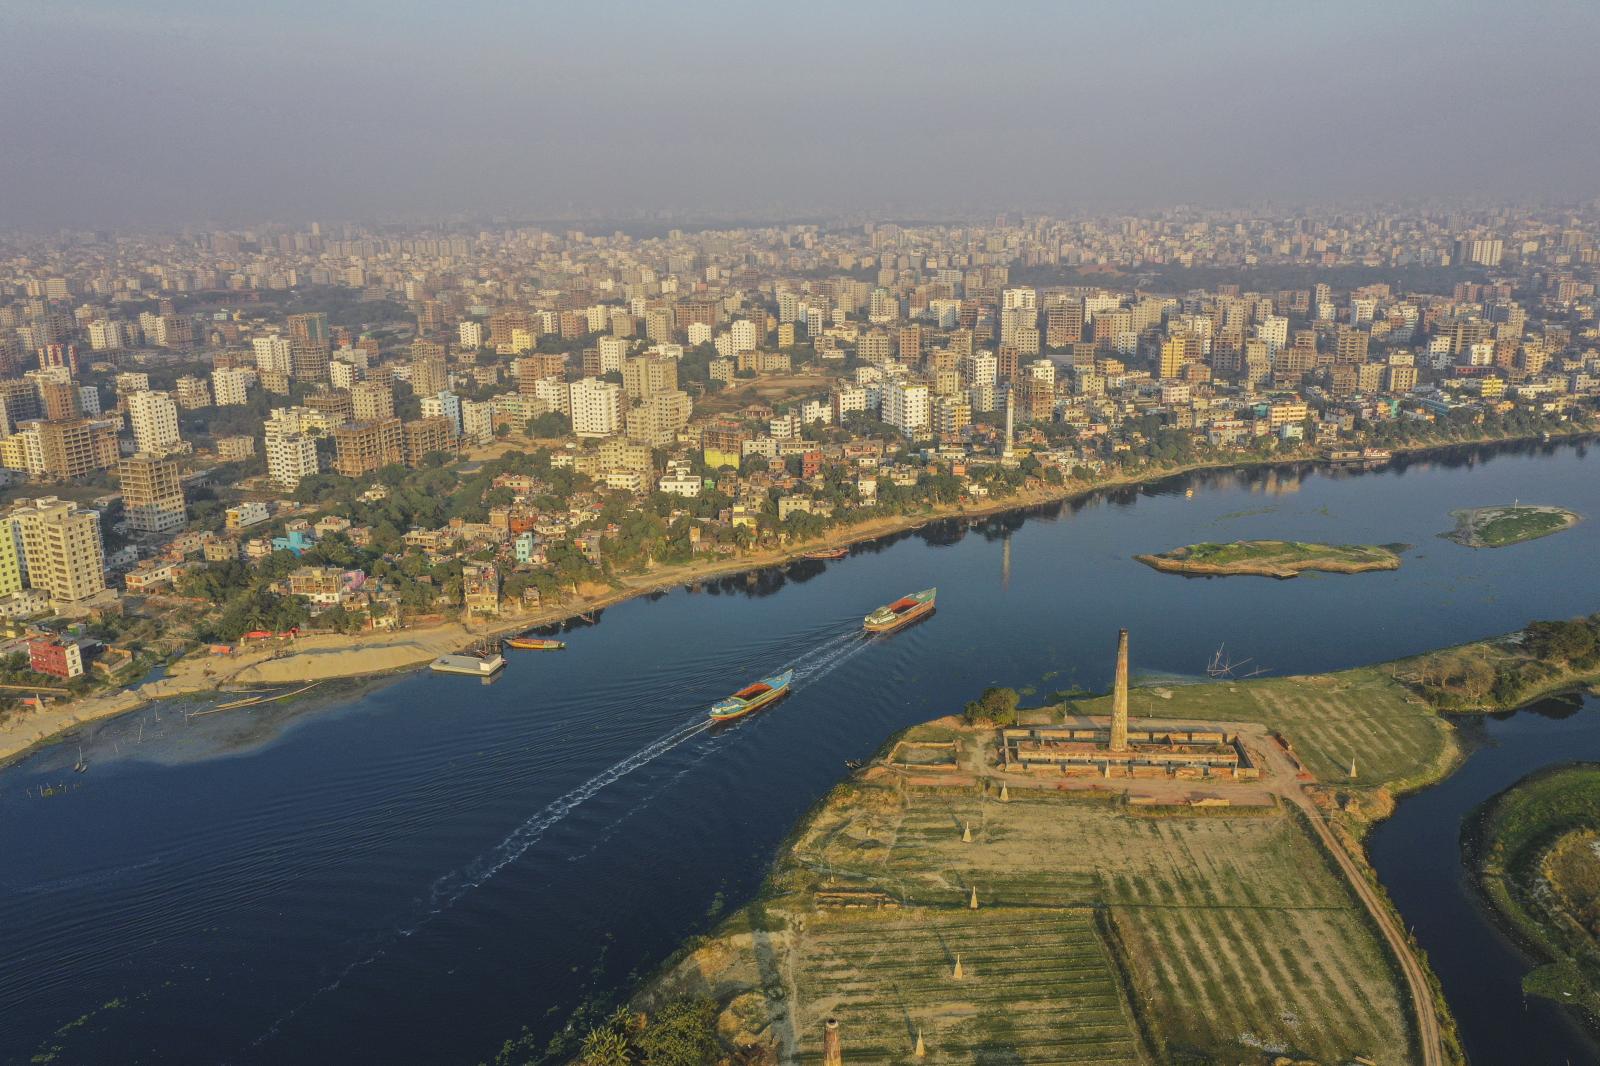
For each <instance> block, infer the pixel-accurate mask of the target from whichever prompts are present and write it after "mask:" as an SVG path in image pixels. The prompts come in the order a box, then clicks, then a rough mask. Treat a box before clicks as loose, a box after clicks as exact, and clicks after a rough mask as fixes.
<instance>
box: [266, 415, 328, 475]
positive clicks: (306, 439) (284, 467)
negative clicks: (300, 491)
mask: <svg viewBox="0 0 1600 1066" xmlns="http://www.w3.org/2000/svg"><path fill="white" fill-rule="evenodd" d="M266 458H267V477H269V478H270V479H271V480H272V482H273V484H275V485H277V486H279V487H280V488H284V489H287V490H289V491H290V492H293V491H294V490H295V489H296V488H297V487H298V486H299V484H300V479H301V478H306V477H310V476H312V475H313V474H317V473H320V472H321V470H322V468H321V466H320V464H319V463H318V461H317V441H316V438H315V437H312V436H311V435H310V434H307V433H301V432H299V431H298V430H296V429H294V428H292V427H291V426H290V425H289V424H288V423H286V422H268V423H267V428H266Z"/></svg>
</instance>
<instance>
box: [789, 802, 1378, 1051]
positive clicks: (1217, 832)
mask: <svg viewBox="0 0 1600 1066" xmlns="http://www.w3.org/2000/svg"><path fill="white" fill-rule="evenodd" d="M964 827H969V828H970V830H971V834H972V840H971V842H963V841H962V839H961V837H962V830H963V828H964ZM774 887H775V888H777V889H778V890H780V891H781V893H782V895H781V896H780V897H778V898H779V899H780V900H783V901H793V904H794V906H795V907H796V911H793V912H790V913H791V914H792V913H803V912H804V910H805V906H804V904H805V896H806V892H807V890H817V889H821V890H823V891H828V890H840V889H846V890H856V891H874V892H880V893H883V897H884V898H888V899H893V900H895V901H897V902H898V903H899V904H900V906H899V907H896V908H891V909H886V910H882V911H874V910H855V911H845V912H838V911H819V912H813V913H812V914H811V915H810V916H806V917H803V918H802V919H801V921H802V922H803V925H804V931H803V933H801V934H800V935H799V937H798V940H799V944H800V945H801V947H800V949H799V950H798V951H797V952H796V954H795V963H794V972H795V974H796V989H797V992H798V997H799V1001H800V1003H801V1004H803V1005H805V1006H804V1009H803V1010H802V1011H801V1012H800V1014H799V1015H798V1016H797V1021H798V1023H799V1035H800V1037H801V1047H802V1049H810V1050H811V1051H812V1052H814V1051H815V1040H816V1039H817V1038H816V1032H818V1031H820V1030H819V1026H820V1021H821V1019H822V1018H823V1017H825V1016H826V1015H827V1014H830V1013H831V1014H833V1015H834V1016H836V1017H838V1018H840V1020H841V1025H842V1026H846V1027H847V1029H848V1031H849V1032H851V1033H861V1034H864V1036H865V1044H866V1047H865V1048H864V1049H863V1054H864V1058H862V1059H861V1061H867V1062H895V1061H902V1060H903V1058H904V1056H905V1051H906V1048H908V1047H909V1046H910V1045H909V1041H910V1040H913V1039H914V1037H915V1028H916V1027H917V1026H921V1027H922V1028H923V1030H924V1034H925V1038H926V1039H927V1041H928V1052H929V1057H930V1058H931V1059H934V1060H935V1061H951V1062H973V1061H978V1062H984V1061H995V1062H1015V1063H1033V1062H1120V1061H1130V1060H1131V1055H1132V1053H1133V1052H1132V1050H1131V1049H1132V1048H1133V1047H1134V1046H1135V1044H1136V1043H1140V1042H1142V1043H1143V1045H1144V1046H1145V1047H1146V1048H1147V1049H1149V1050H1150V1051H1151V1054H1152V1057H1153V1058H1155V1059H1156V1060H1157V1061H1176V1060H1186V1059H1187V1058H1192V1057H1193V1056H1196V1055H1198V1056H1201V1057H1203V1058H1210V1059H1214V1060H1215V1061H1222V1062H1237V1061H1255V1058H1256V1057H1257V1056H1258V1055H1259V1054H1260V1052H1261V1049H1262V1048H1273V1049H1279V1050H1282V1051H1285V1052H1288V1053H1292V1054H1295V1055H1298V1056H1303V1057H1311V1058H1315V1059H1317V1060H1319V1061H1326V1062H1332V1061H1348V1060H1349V1059H1350V1058H1351V1057H1352V1056H1355V1055H1361V1054H1369V1055H1378V1056H1379V1057H1380V1060H1382V1059H1383V1057H1384V1053H1385V1052H1390V1053H1392V1051H1393V1049H1395V1048H1401V1047H1405V1046H1406V1042H1407V1041H1408V1039H1409V1035H1408V1021H1407V1017H1406V1014H1405V1011H1404V1008H1403V1006H1402V1004H1403V999H1402V997H1401V992H1400V989H1399V986H1398V984H1397V983H1396V981H1395V979H1394V977H1393V976H1392V974H1391V972H1390V970H1389V969H1388V966H1387V963H1386V961H1385V958H1386V957H1385V955H1384V953H1383V949H1382V948H1381V946H1380V945H1379V943H1378V941H1377V940H1376V939H1375V938H1374V936H1373V935H1372V933H1371V931H1370V930H1369V928H1368V926H1367V925H1366V922H1365V918H1364V915H1363V914H1362V912H1361V910H1360V908H1359V907H1358V906H1357V905H1356V903H1355V902H1354V900H1353V899H1352V897H1351V896H1350V894H1349V892H1348V890H1347V889H1346V887H1345V886H1344V885H1343V884H1342V883H1341V881H1340V880H1339V878H1338V877H1337V876H1336V875H1335V874H1334V873H1333V871H1332V870H1331V869H1330V868H1329V866H1328V865H1327V862H1326V860H1325V859H1324V857H1323V855H1322V853H1321V852H1320V850H1319V849H1318V846H1317V845H1316V844H1315V843H1314V841H1313V840H1312V839H1311V837H1310V836H1308V835H1307V833H1306V832H1305V830H1304V829H1303V828H1302V827H1301V825H1300V824H1299V821H1298V817H1297V816H1295V815H1291V814H1288V813H1286V812H1284V811H1282V810H1280V809H1278V808H1275V807H1268V808H1259V809H1256V810H1254V811H1251V810H1246V809H1239V810H1236V811H1231V812H1226V813H1218V812H1212V814H1211V816H1194V815H1187V814H1173V815H1166V816H1140V815H1137V814H1134V813H1132V812H1130V811H1129V810H1128V809H1127V808H1125V807H1123V806H1122V805H1121V804H1118V803H1115V802H1112V801H1109V800H1104V799H1101V800H1094V799H1089V798H1083V797H1071V798H1069V797H1066V796H1063V795H1058V794H1052V793H1046V792H1039V793H1035V792H1028V791H1023V790H1015V791H1014V792H1013V795H1012V799H1011V800H1010V802H1007V803H997V802H995V801H994V799H993V798H984V797H980V796H979V795H977V794H976V793H974V792H972V791H969V790H965V789H943V790H935V789H918V790H910V791H907V792H905V793H903V794H901V795H894V794H892V793H890V792H889V791H888V790H887V789H877V788H870V787H863V786H861V785H859V784H852V785H849V786H845V787H844V788H842V789H841V790H840V791H839V792H838V793H837V794H836V795H835V796H834V797H832V798H831V799H830V801H829V802H828V803H827V804H825V805H824V806H823V807H822V808H820V809H819V810H818V811H817V812H816V813H815V814H814V815H813V816H812V818H810V819H809V820H808V821H807V823H806V824H805V826H804V827H803V828H802V829H801V831H800V833H799V834H798V836H797V837H796V839H795V841H794V842H793V844H792V846H791V848H789V849H788V851H787V853H786V855H785V857H784V858H783V859H782V860H781V862H780V867H779V870H778V872H777V874H776V875H775V878H774ZM973 889H976V890H977V893H978V898H979V900H980V908H979V909H978V910H977V911H972V910H969V909H967V907H966V904H967V901H968V900H969V898H970V895H969V894H970V893H971V891H972V890H973ZM772 907H773V904H772V903H769V904H768V905H767V913H769V914H770V913H772ZM1095 910H1098V911H1100V912H1101V913H1103V914H1104V915H1105V919H1104V922H1103V923H1102V925H1101V926H1100V928H1098V929H1097V928H1096V927H1095V925H1094V923H1092V922H1091V921H1090V920H1089V918H1088V917H1087V915H1089V914H1091V913H1093V912H1094V911H1095ZM991 923H992V924H991ZM991 934H998V935H991ZM814 941H815V942H820V943H816V944H814V943H813V942H814ZM957 950H959V951H960V952H961V954H962V960H963V967H964V968H966V969H967V970H968V972H969V973H970V974H971V975H972V977H971V978H969V979H968V980H972V979H974V978H976V977H977V976H978V975H980V974H987V975H991V976H998V975H1000V974H1004V975H1005V979H1004V982H1003V984H1002V986H1001V987H1000V988H998V989H995V988H991V987H990V986H989V983H988V982H983V989H982V991H981V992H974V991H972V990H971V989H969V988H967V987H966V986H965V985H959V986H958V985H957V984H956V983H955V982H953V980H951V979H948V978H947V976H946V973H947V971H948V969H949V967H950V966H951V965H952V964H953V959H954V954H955V952H956V951H957ZM974 960H976V961H974ZM1107 960H1109V964H1108V961H1107ZM1108 965H1109V967H1110V972H1114V973H1120V974H1122V975H1125V976H1124V998H1125V999H1128V1002H1127V1004H1125V1008H1126V1010H1127V1011H1128V1012H1129V1013H1130V1014H1132V1015H1133V1016H1134V1019H1135V1022H1136V1023H1137V1024H1134V1023H1132V1022H1130V1023H1129V1025H1130V1026H1131V1028H1126V1029H1119V1028H1118V1027H1117V1025H1116V1024H1115V1023H1116V1011H1115V1010H1114V1009H1113V1008H1114V1006H1115V1005H1116V1004H1117V1003H1118V1002H1119V1001H1118V1000H1117V999H1116V998H1115V997H1114V996H1113V992H1114V986H1113V985H1112V984H1111V983H1110V977H1109V976H1108V969H1107V967H1108ZM996 967H998V969H996ZM869 976H870V977H871V979H870V980H868V979H866V978H867V977H869ZM1007 989H1010V995H1011V997H1012V1000H1008V999H1007V995H1008V993H1007ZM1129 990H1131V998H1129ZM1051 1003H1053V1004H1057V1005H1058V1006H1057V1008H1056V1012H1057V1013H1056V1014H1051V1013H1050V1012H1049V1011H1048V1010H1046V1006H1045V1005H1047V1004H1051ZM1061 1005H1064V1008H1063V1007H1062V1006H1061ZM1002 1008H1003V1010H1002ZM1041 1011H1045V1013H1044V1014H1042V1015H1041V1013H1040V1012H1041ZM1006 1019H1009V1021H1007V1020H1006ZM934 1033H937V1034H939V1036H938V1040H937V1041H935V1039H934V1036H933V1034H934ZM858 1039H859V1038H858ZM936 1044H937V1045H938V1046H937V1047H936V1046H935V1045H936ZM1124 1048H1127V1049H1129V1050H1128V1051H1127V1052H1126V1053H1125V1052H1124V1050H1123V1049H1124ZM854 1049H855V1041H854V1040H852V1041H851V1042H849V1043H848V1044H847V1053H846V1061H853V1060H855V1059H856V1058H857V1056H856V1055H855V1054H853V1053H852V1052H853V1051H854ZM1125 1055H1126V1057H1125ZM897 1056H898V1057H897ZM940 1056H949V1057H948V1058H942V1059H941V1057H940ZM801 1061H813V1060H808V1059H806V1058H805V1057H804V1056H802V1059H801Z"/></svg>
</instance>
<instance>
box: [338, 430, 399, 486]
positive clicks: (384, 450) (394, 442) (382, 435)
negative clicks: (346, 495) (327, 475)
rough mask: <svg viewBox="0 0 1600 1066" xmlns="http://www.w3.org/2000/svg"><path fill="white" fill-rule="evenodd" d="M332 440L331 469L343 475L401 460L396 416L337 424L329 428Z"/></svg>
mask: <svg viewBox="0 0 1600 1066" xmlns="http://www.w3.org/2000/svg"><path fill="white" fill-rule="evenodd" d="M333 444H334V448H335V456H334V460H333V469H334V472H335V473H337V474H343V475H344V476H345V477H361V476H362V475H363V474H370V473H371V472H373V471H374V470H379V469H381V468H383V467H385V466H390V465H392V464H394V463H400V462H404V461H405V449H404V443H403V434H402V432H401V430H400V420H399V419H398V418H395V417H393V416H392V415H391V416H389V417H387V418H379V419H373V420H364V421H360V422H352V423H350V424H349V425H344V426H340V427H338V428H337V429H335V430H334V431H333Z"/></svg>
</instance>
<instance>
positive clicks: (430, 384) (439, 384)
mask: <svg viewBox="0 0 1600 1066" xmlns="http://www.w3.org/2000/svg"><path fill="white" fill-rule="evenodd" d="M449 387H450V373H449V371H448V370H447V369H446V368H445V362H444V358H443V357H442V356H440V357H437V358H436V357H432V356H429V357H427V358H424V359H417V360H414V361H413V362H412V364H411V391H412V392H414V393H416V394H417V395H418V396H433V395H435V394H437V393H440V392H443V391H444V390H445V389H448V388H449Z"/></svg>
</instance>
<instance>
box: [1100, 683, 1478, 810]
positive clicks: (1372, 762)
mask: <svg viewBox="0 0 1600 1066" xmlns="http://www.w3.org/2000/svg"><path fill="white" fill-rule="evenodd" d="M1072 709H1073V710H1074V711H1076V712H1079V713H1083V714H1093V715H1107V714H1110V713H1111V700H1110V698H1109V697H1100V698H1097V699H1093V700H1082V701H1074V702H1073V703H1072ZM1129 712H1130V714H1132V715H1133V716H1134V718H1133V721H1132V723H1131V724H1132V726H1133V727H1134V728H1138V718H1139V716H1152V717H1157V718H1169V719H1179V720H1187V719H1198V720H1205V721H1219V722H1230V721H1231V722H1260V723H1262V724H1263V725H1265V726H1266V727H1267V728H1269V729H1273V730H1277V731H1278V732H1280V733H1282V734H1283V736H1284V737H1285V738H1286V739H1287V740H1288V741H1289V742H1290V744H1292V745H1293V747H1294V752H1295V754H1296V755H1297V756H1299V758H1300V760H1301V761H1302V762H1303V763H1304V764H1305V765H1306V767H1307V769H1309V770H1310V771H1311V772H1312V773H1313V774H1315V775H1316V776H1317V777H1318V778H1319V779H1320V780H1323V781H1327V782H1339V783H1341V784H1345V783H1348V784H1351V785H1354V786H1357V787H1362V788H1367V787H1375V786H1379V785H1384V786H1388V787H1390V788H1397V787H1405V786H1407V785H1416V784H1420V783H1422V782H1424V781H1431V780H1433V779H1434V778H1435V777H1437V776H1438V775H1439V772H1440V770H1441V769H1442V767H1443V766H1444V764H1445V763H1446V761H1447V760H1449V759H1451V758H1453V757H1454V753H1455V751H1456V744H1455V739H1454V734H1453V730H1452V729H1451V727H1450V726H1449V725H1448V724H1447V723H1446V722H1445V721H1444V720H1443V719H1441V718H1440V717H1439V716H1438V715H1437V714H1435V713H1434V712H1433V710H1432V709H1431V708H1430V707H1428V706H1427V705H1426V704H1425V703H1423V702H1422V701H1421V700H1420V699H1418V698H1417V697H1416V696H1414V695H1413V694H1412V693H1411V692H1410V691H1409V690H1408V689H1406V687H1405V686H1404V685H1402V684H1400V683H1399V682H1398V681H1396V680H1395V679H1394V677H1393V676H1391V672H1390V669H1389V668H1388V667H1378V666H1374V667H1361V668H1359V669H1355V670H1345V671H1341V672H1339V673H1336V674H1321V675H1316V676H1311V677H1283V678H1257V679H1252V680H1249V681H1219V682H1214V683H1210V684H1200V685H1176V686H1172V687H1142V688H1135V689H1134V690H1133V691H1132V693H1131V694H1130V703H1129ZM1352 759H1353V760H1354V761H1355V764H1356V779H1355V780H1354V781H1350V779H1349V774H1350V763H1351V760H1352Z"/></svg>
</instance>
